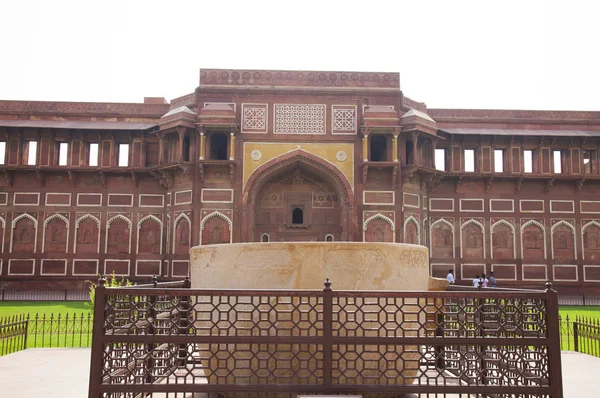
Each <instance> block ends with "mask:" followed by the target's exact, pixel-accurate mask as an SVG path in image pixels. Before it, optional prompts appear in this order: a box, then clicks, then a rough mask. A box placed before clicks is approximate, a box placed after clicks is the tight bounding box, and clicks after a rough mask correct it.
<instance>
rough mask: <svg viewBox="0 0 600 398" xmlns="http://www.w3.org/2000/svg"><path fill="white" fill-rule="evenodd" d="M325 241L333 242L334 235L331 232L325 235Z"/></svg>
mask: <svg viewBox="0 0 600 398" xmlns="http://www.w3.org/2000/svg"><path fill="white" fill-rule="evenodd" d="M325 242H333V235H331V234H329V235H327V236H326V237H325Z"/></svg>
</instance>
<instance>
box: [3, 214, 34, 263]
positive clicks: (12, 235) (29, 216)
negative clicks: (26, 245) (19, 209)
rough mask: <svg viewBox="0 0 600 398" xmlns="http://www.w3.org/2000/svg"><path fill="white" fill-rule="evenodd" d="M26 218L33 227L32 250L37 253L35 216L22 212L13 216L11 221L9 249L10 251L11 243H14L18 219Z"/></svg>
mask: <svg viewBox="0 0 600 398" xmlns="http://www.w3.org/2000/svg"><path fill="white" fill-rule="evenodd" d="M24 218H27V219H29V220H30V221H31V222H32V223H33V228H34V229H35V231H34V233H33V235H34V237H33V252H34V253H37V228H38V222H37V220H36V218H35V217H33V216H32V215H31V214H28V213H23V214H20V215H18V216H17V217H15V218H14V219H13V221H12V224H11V225H12V231H11V235H10V249H9V251H10V252H11V253H12V251H13V243H14V237H15V227H16V226H17V223H18V222H19V221H21V220H22V219H24Z"/></svg>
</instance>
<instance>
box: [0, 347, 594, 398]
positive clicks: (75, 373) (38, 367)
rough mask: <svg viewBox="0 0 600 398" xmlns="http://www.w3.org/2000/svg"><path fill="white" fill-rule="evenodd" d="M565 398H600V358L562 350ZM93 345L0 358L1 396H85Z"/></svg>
mask: <svg viewBox="0 0 600 398" xmlns="http://www.w3.org/2000/svg"><path fill="white" fill-rule="evenodd" d="M562 368H563V389H564V396H565V398H597V397H598V396H599V395H598V394H599V393H598V380H599V377H600V358H596V357H593V356H591V355H585V354H579V353H577V352H573V351H563V352H562ZM89 372H90V350H89V348H31V349H29V350H25V351H20V352H17V353H14V354H10V355H6V356H3V357H0V398H13V397H20V398H38V397H45V398H81V397H86V396H87V392H88V377H89Z"/></svg>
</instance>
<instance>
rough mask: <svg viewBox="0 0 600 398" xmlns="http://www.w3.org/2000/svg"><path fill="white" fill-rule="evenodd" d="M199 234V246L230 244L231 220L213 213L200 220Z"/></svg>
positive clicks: (220, 214)
mask: <svg viewBox="0 0 600 398" xmlns="http://www.w3.org/2000/svg"><path fill="white" fill-rule="evenodd" d="M200 234H201V238H200V244H202V245H216V244H222V243H231V238H232V224H231V220H230V219H229V218H228V217H227V216H225V215H224V214H222V213H219V212H213V213H211V214H209V215H207V216H206V217H204V219H203V220H202V222H201V224H200Z"/></svg>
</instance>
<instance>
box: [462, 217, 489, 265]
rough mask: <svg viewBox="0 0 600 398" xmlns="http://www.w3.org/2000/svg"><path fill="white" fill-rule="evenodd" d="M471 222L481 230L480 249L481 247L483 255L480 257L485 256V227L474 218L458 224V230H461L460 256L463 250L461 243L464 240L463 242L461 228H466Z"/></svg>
mask: <svg viewBox="0 0 600 398" xmlns="http://www.w3.org/2000/svg"><path fill="white" fill-rule="evenodd" d="M471 224H472V225H475V226H477V227H478V228H479V230H480V231H481V245H482V246H483V247H482V249H483V257H482V258H485V227H484V226H483V224H482V223H480V222H479V221H477V220H475V219H474V218H471V219H469V220H467V221H465V222H464V223H462V224H461V225H460V232H461V233H460V257H461V258H462V257H464V255H463V251H464V244H463V243H464V242H463V234H462V232H463V230H464V229H465V228H467V227H468V226H469V225H471Z"/></svg>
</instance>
